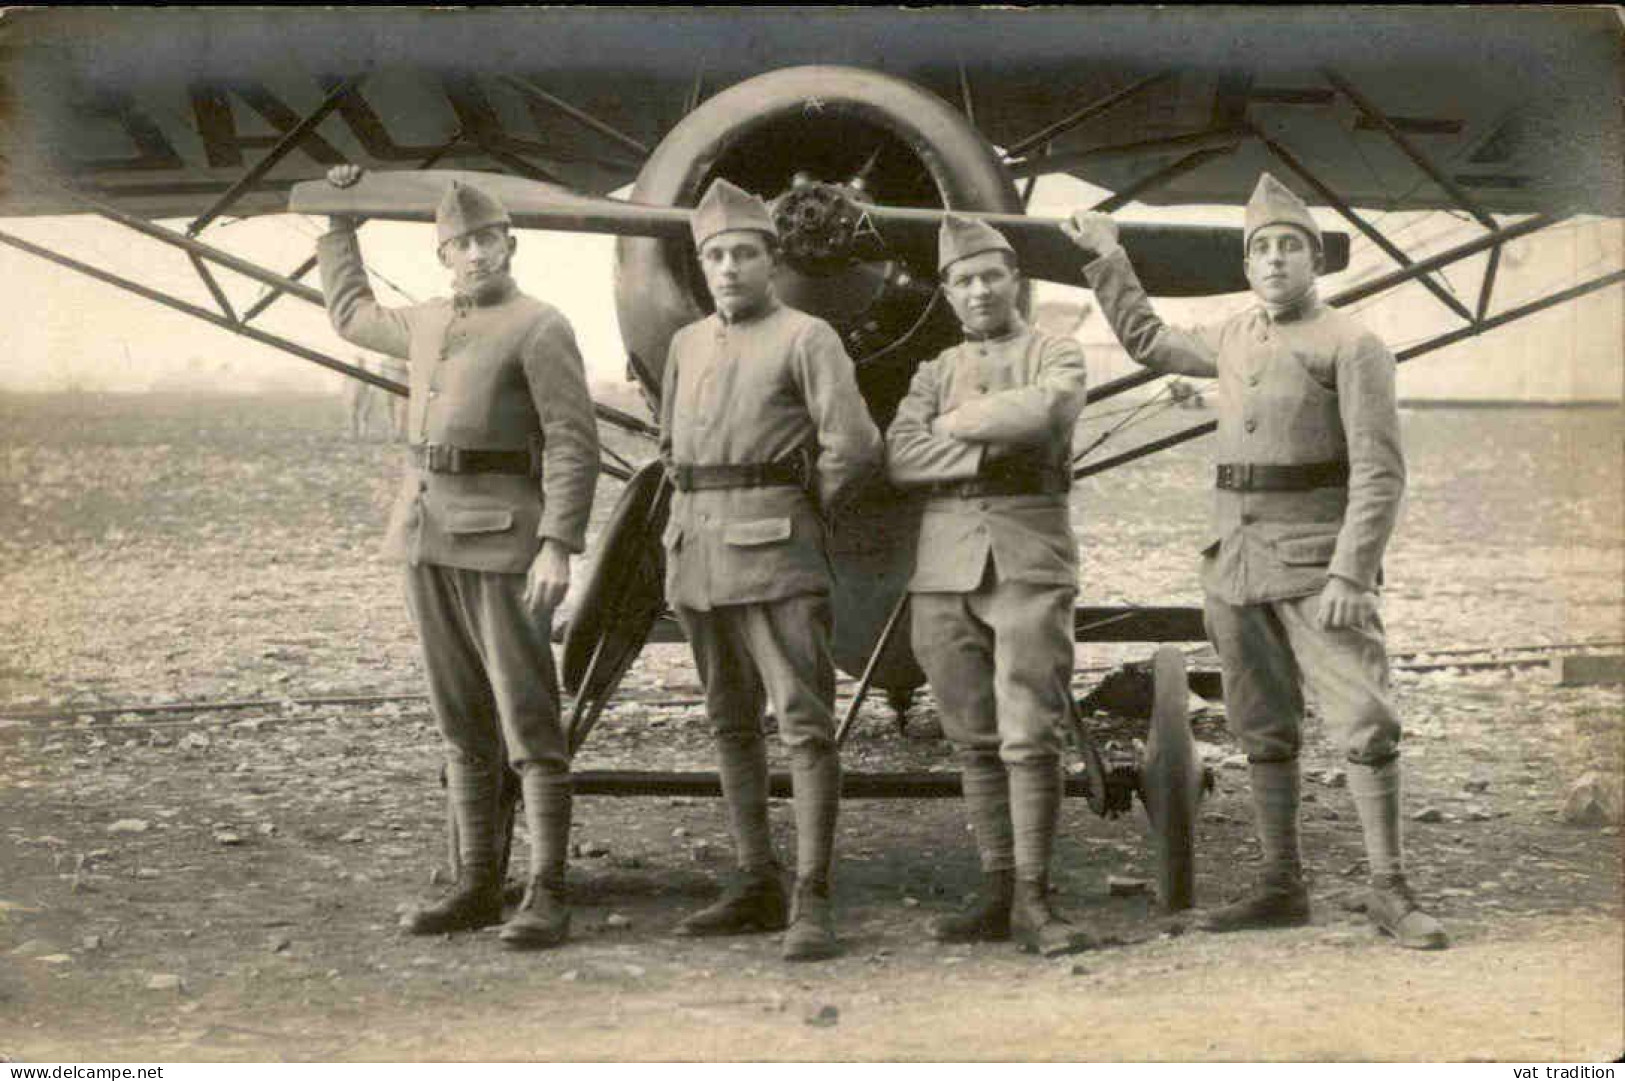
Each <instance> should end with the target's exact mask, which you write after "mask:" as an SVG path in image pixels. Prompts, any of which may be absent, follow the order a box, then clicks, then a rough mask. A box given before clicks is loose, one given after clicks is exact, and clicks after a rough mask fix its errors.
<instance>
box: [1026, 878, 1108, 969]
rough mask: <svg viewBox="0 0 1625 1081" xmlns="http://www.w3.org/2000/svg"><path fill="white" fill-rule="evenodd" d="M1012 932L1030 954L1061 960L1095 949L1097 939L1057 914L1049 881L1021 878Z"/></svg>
mask: <svg viewBox="0 0 1625 1081" xmlns="http://www.w3.org/2000/svg"><path fill="white" fill-rule="evenodd" d="M1010 930H1011V932H1012V933H1013V934H1014V935H1015V938H1016V941H1017V942H1018V943H1020V945H1021V948H1022V949H1023V950H1024V951H1026V952H1027V953H1038V954H1042V955H1043V956H1045V957H1060V956H1062V955H1064V954H1068V953H1077V952H1079V951H1080V950H1087V949H1090V948H1091V947H1093V946H1094V945H1095V944H1096V942H1095V937H1094V936H1093V935H1092V934H1090V933H1089V932H1088V931H1086V930H1084V929H1083V928H1081V927H1077V926H1074V925H1073V924H1071V923H1069V922H1067V921H1066V920H1064V919H1062V918H1061V917H1060V916H1058V915H1056V913H1055V910H1054V909H1052V908H1050V904H1049V882H1048V881H1047V880H1046V879H1042V878H1036V879H1025V878H1024V879H1019V880H1017V882H1016V891H1015V900H1014V903H1013V904H1012V906H1011V911H1010Z"/></svg>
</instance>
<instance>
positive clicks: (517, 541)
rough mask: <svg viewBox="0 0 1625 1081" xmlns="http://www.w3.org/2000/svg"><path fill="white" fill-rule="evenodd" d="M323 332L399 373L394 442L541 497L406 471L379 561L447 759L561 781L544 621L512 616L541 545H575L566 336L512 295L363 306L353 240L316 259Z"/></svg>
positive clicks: (585, 469)
mask: <svg viewBox="0 0 1625 1081" xmlns="http://www.w3.org/2000/svg"><path fill="white" fill-rule="evenodd" d="M317 257H318V262H319V265H320V267H321V274H322V286H323V292H324V294H325V296H326V299H327V307H328V313H329V315H330V317H331V319H332V322H333V326H334V329H335V330H337V331H338V333H339V335H340V336H341V337H343V338H344V339H345V340H346V341H349V342H353V343H354V344H356V345H359V346H362V347H363V348H367V349H372V350H375V351H377V352H380V353H386V354H388V355H391V356H395V357H400V358H402V359H405V360H407V361H408V362H409V363H410V365H411V396H410V405H409V409H408V425H407V426H408V431H409V439H410V441H411V443H413V444H414V445H421V444H426V443H427V444H438V445H443V446H451V447H456V448H458V449H461V450H490V451H510V452H519V453H527V452H529V453H531V454H533V455H534V454H535V452H536V451H537V450H538V449H539V451H540V465H541V470H540V473H541V477H540V481H539V482H538V480H537V479H536V478H535V477H532V476H523V475H519V474H516V473H448V472H436V471H431V470H430V469H428V468H426V466H425V465H424V464H423V463H421V462H420V461H419V460H418V458H417V456H416V454H413V455H411V456H409V458H408V461H407V466H406V470H405V475H404V477H403V479H402V484H401V489H400V493H399V496H398V498H397V500H396V503H395V507H394V510H393V512H392V514H391V517H390V523H389V528H388V534H387V539H386V553H387V554H388V555H390V556H391V557H393V558H396V559H401V560H403V561H404V562H405V563H406V565H407V567H406V591H407V601H408V606H409V608H410V610H411V612H412V616H413V621H414V623H415V625H416V627H417V631H418V637H419V642H420V645H421V647H422V650H423V657H424V663H425V666H426V669H427V672H428V677H429V694H430V700H431V704H432V705H433V707H434V712H435V716H436V719H437V721H438V722H439V724H440V728H441V732H442V734H443V735H444V736H445V738H446V740H447V743H448V745H449V746H450V748H451V749H452V751H453V753H454V754H457V755H460V756H462V757H463V758H465V759H468V760H475V761H481V762H492V761H500V760H501V759H502V757H503V755H504V751H505V752H506V756H507V758H508V759H509V760H510V761H511V762H512V763H513V764H514V765H515V766H518V765H520V764H522V763H523V762H526V761H537V762H546V763H548V764H550V765H555V766H556V765H562V764H564V763H566V762H567V759H568V753H567V750H566V748H565V744H564V737H563V733H562V732H561V730H560V725H559V716H558V713H559V708H558V686H557V680H556V678H555V676H554V669H553V655H552V651H551V648H550V646H549V643H548V622H549V619H548V617H547V616H546V615H544V616H542V617H541V618H539V619H538V618H536V617H534V616H533V615H532V614H531V613H530V612H529V611H528V610H527V608H526V606H525V605H524V603H523V595H524V590H525V579H526V573H527V572H528V570H529V569H530V565H531V563H532V561H533V560H534V559H535V558H536V555H537V553H538V551H539V550H540V548H541V544H542V541H543V540H544V539H552V540H556V541H558V542H559V543H561V544H562V545H563V546H564V547H565V548H566V549H567V550H569V551H570V552H580V551H581V550H582V548H583V546H584V544H585V540H586V530H587V519H588V516H589V514H590V512H591V509H592V500H593V494H594V489H595V487H596V483H597V475H598V435H597V428H596V425H595V424H594V421H593V412H592V400H591V398H590V396H589V395H588V393H587V385H586V376H585V372H584V369H583V365H582V361H581V355H580V352H579V351H578V350H577V348H576V343H575V336H574V333H573V332H572V331H571V329H570V325H569V323H568V321H566V320H565V318H564V316H563V315H561V314H560V313H559V312H558V311H557V310H556V309H554V308H552V307H551V306H549V305H547V304H544V303H542V302H541V301H538V300H535V299H533V298H531V297H528V296H525V295H524V294H522V293H520V292H519V291H518V290H517V289H515V288H512V287H511V283H510V288H509V289H508V290H507V291H505V292H504V293H502V294H501V295H499V296H497V297H495V298H494V299H492V300H489V301H484V302H480V303H473V302H470V301H469V300H468V299H467V298H464V297H458V298H457V299H455V300H446V299H436V300H431V301H428V302H426V303H423V304H417V305H413V306H411V307H405V308H385V307H383V306H381V305H379V304H378V303H377V301H376V300H375V299H374V297H373V294H372V289H371V287H370V285H369V284H368V282H367V275H366V270H365V268H364V267H363V265H362V262H361V254H360V249H359V247H358V245H357V242H356V238H355V234H354V233H352V232H348V231H339V232H334V233H329V234H327V235H325V236H323V237H321V238H320V240H319V241H318V244H317Z"/></svg>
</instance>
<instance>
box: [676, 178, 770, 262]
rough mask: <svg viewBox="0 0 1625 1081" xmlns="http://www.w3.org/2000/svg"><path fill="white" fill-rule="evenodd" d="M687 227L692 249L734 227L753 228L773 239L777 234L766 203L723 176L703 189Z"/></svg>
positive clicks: (703, 244) (702, 245)
mask: <svg viewBox="0 0 1625 1081" xmlns="http://www.w3.org/2000/svg"><path fill="white" fill-rule="evenodd" d="M689 229H690V230H691V231H692V232H693V234H694V247H695V248H701V247H704V246H705V242H706V241H707V240H710V239H711V238H712V237H714V236H716V235H717V234H718V233H727V232H731V231H733V230H735V229H754V230H756V231H757V232H759V233H766V234H767V235H768V236H770V237H772V238H774V239H775V240H777V239H778V236H779V231H778V230H777V229H776V228H774V226H773V215H772V214H770V213H768V209H767V204H766V203H764V202H762V200H761V198H760V197H759V196H755V195H752V194H751V193H750V192H748V191H745V190H743V189H742V188H739V187H736V186H735V185H733V184H730V183H729V182H728V181H727V180H725V179H724V178H722V177H718V178H717V179H716V180H713V181H712V182H711V186H710V187H709V188H707V189H705V197H704V198H703V199H701V200H700V205H699V206H697V207H695V208H694V216H693V217H692V218H691V219H689Z"/></svg>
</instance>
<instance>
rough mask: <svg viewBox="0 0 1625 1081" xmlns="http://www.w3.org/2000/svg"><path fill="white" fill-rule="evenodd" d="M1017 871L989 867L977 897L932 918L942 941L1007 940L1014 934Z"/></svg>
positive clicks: (935, 934)
mask: <svg viewBox="0 0 1625 1081" xmlns="http://www.w3.org/2000/svg"><path fill="white" fill-rule="evenodd" d="M1015 895H1016V873H1015V872H1014V871H985V872H983V877H982V890H981V893H980V894H979V895H978V896H977V898H976V900H974V901H973V902H971V903H970V904H969V905H967V906H966V907H965V908H964V909H962V910H960V911H959V912H955V913H954V914H953V915H951V916H939V917H938V918H937V919H935V920H932V921H931V937H932V938H934V939H936V940H937V941H938V942H1004V941H1005V940H1007V939H1008V938H1009V937H1010V907H1011V905H1012V904H1013V903H1014V901H1015Z"/></svg>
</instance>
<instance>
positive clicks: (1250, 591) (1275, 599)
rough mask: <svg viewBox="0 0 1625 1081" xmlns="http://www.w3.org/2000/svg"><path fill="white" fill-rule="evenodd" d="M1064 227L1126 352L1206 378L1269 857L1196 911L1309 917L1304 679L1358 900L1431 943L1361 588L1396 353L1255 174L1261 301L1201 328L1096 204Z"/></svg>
mask: <svg viewBox="0 0 1625 1081" xmlns="http://www.w3.org/2000/svg"><path fill="white" fill-rule="evenodd" d="M1061 228H1062V230H1063V232H1065V233H1066V234H1067V236H1069V237H1070V238H1071V239H1072V241H1073V242H1074V243H1075V244H1077V246H1078V247H1079V248H1081V249H1083V251H1084V252H1086V253H1087V254H1088V257H1089V259H1090V261H1089V262H1088V263H1087V264H1086V265H1085V267H1084V274H1085V276H1086V277H1087V278H1088V280H1089V285H1090V287H1091V288H1092V289H1093V290H1094V292H1095V297H1096V299H1097V301H1098V302H1099V304H1100V307H1101V311H1102V312H1104V313H1105V316H1106V318H1107V320H1108V321H1109V322H1110V323H1111V326H1112V330H1113V332H1114V333H1116V335H1117V338H1118V340H1119V341H1120V342H1122V344H1123V347H1124V348H1125V349H1127V350H1128V353H1129V355H1130V356H1131V357H1133V358H1134V360H1136V361H1137V362H1139V363H1140V364H1143V365H1145V366H1146V367H1149V368H1153V369H1155V370H1157V371H1163V372H1173V373H1179V374H1182V375H1194V376H1207V377H1216V378H1217V379H1218V413H1219V416H1218V439H1217V443H1218V454H1219V464H1218V468H1217V470H1216V473H1215V491H1214V500H1213V528H1212V532H1211V534H1210V536H1209V543H1208V544H1207V545H1206V547H1205V549H1204V551H1203V559H1202V583H1203V587H1204V592H1205V594H1206V599H1205V606H1206V615H1207V624H1208V633H1209V635H1210V636H1211V638H1212V639H1213V644H1214V646H1215V648H1216V649H1217V650H1218V652H1219V658H1220V661H1221V663H1222V664H1223V667H1224V690H1225V709H1226V714H1227V716H1228V719H1229V723H1230V725H1231V726H1232V729H1233V730H1234V731H1235V734H1236V737H1237V739H1238V741H1239V742H1240V743H1241V745H1242V747H1243V749H1244V750H1245V751H1246V753H1247V757H1248V759H1249V761H1250V763H1251V780H1252V792H1253V804H1254V815H1255V820H1256V824H1257V828H1258V832H1259V837H1260V840H1261V842H1262V845H1263V852H1264V868H1263V872H1262V874H1261V876H1260V879H1259V883H1258V886H1257V888H1256V889H1255V891H1254V892H1253V893H1252V894H1251V895H1250V896H1248V897H1246V898H1244V899H1243V900H1241V901H1239V902H1237V903H1235V904H1232V905H1229V906H1226V907H1224V908H1220V909H1217V910H1215V911H1213V912H1210V913H1208V914H1207V916H1206V918H1205V926H1206V927H1207V928H1208V929H1209V930H1214V931H1232V930H1239V929H1242V928H1247V927H1274V926H1284V925H1290V924H1296V923H1302V922H1305V921H1307V920H1308V918H1309V896H1308V891H1307V889H1306V888H1305V886H1304V880H1303V874H1302V860H1301V856H1300V854H1299V848H1298V825H1297V823H1298V802H1299V792H1298V789H1299V776H1298V748H1299V743H1300V740H1301V734H1302V726H1303V691H1304V689H1305V688H1306V687H1307V689H1308V690H1309V691H1310V692H1312V693H1313V694H1314V695H1315V697H1316V698H1317V699H1318V700H1319V703H1320V707H1321V712H1322V714H1323V716H1324V717H1325V719H1326V722H1327V726H1328V728H1329V729H1330V730H1331V731H1332V732H1334V733H1336V734H1337V738H1339V739H1340V740H1341V741H1342V743H1343V744H1344V747H1345V749H1346V752H1347V754H1348V758H1349V763H1350V765H1349V787H1350V790H1351V791H1352V793H1353V795H1354V800H1355V804H1356V806H1357V808H1358V810H1359V815H1360V823H1361V826H1362V827H1363V830H1364V833H1365V842H1366V853H1367V856H1368V857H1369V861H1370V870H1371V886H1372V889H1371V892H1370V894H1369V895H1368V898H1367V901H1366V908H1367V911H1368V912H1369V913H1370V915H1371V917H1372V920H1373V922H1374V923H1375V924H1376V925H1377V927H1378V928H1379V929H1380V930H1382V931H1383V932H1385V933H1387V934H1389V935H1392V936H1393V937H1395V938H1396V939H1397V940H1398V941H1399V942H1400V944H1401V945H1404V946H1410V947H1414V948H1419V949H1437V948H1441V947H1443V946H1444V945H1446V943H1447V939H1446V936H1445V932H1444V930H1443V928H1442V927H1441V926H1440V925H1439V923H1438V921H1437V920H1435V919H1434V918H1433V917H1431V916H1429V915H1427V914H1426V913H1424V912H1422V911H1421V910H1420V909H1419V908H1418V907H1417V904H1416V901H1415V898H1414V896H1413V895H1412V893H1411V890H1410V887H1409V886H1408V885H1407V883H1406V880H1405V877H1404V873H1403V867H1402V862H1401V845H1400V770H1399V740H1400V721H1399V717H1398V715H1397V714H1396V713H1395V712H1394V708H1393V704H1392V701H1391V696H1390V693H1389V678H1388V658H1387V652H1386V646H1385V642H1384V636H1383V635H1384V632H1383V625H1382V620H1381V616H1380V615H1379V613H1378V602H1377V593H1376V590H1377V588H1378V586H1379V585H1380V584H1381V577H1382V571H1381V563H1382V556H1383V552H1384V550H1385V549H1386V547H1387V544H1388V539H1389V536H1390V535H1391V534H1392V532H1393V529H1394V524H1395V521H1396V519H1397V517H1398V514H1399V505H1400V499H1401V497H1402V495H1403V493H1404V489H1405V464H1404V458H1403V456H1402V454H1401V451H1400V443H1399V413H1398V409H1397V406H1396V404H1395V392H1394V367H1395V365H1394V358H1393V354H1391V353H1390V352H1389V351H1388V349H1387V347H1386V346H1384V345H1383V343H1382V342H1381V341H1380V340H1378V339H1377V337H1376V336H1375V335H1373V334H1372V333H1370V332H1369V331H1367V330H1366V329H1364V328H1363V327H1361V326H1360V325H1359V324H1358V323H1356V322H1355V321H1353V320H1352V319H1350V318H1348V317H1347V316H1345V315H1343V314H1342V313H1340V312H1337V311H1335V310H1333V309H1332V308H1330V307H1328V306H1326V305H1325V304H1322V303H1321V301H1320V299H1319V296H1318V295H1317V293H1316V290H1315V278H1316V275H1317V274H1318V273H1319V271H1320V270H1321V268H1322V266H1323V245H1322V238H1321V232H1320V227H1319V226H1318V225H1317V224H1316V223H1315V220H1314V218H1313V217H1312V216H1311V215H1310V214H1309V210H1308V208H1307V207H1306V206H1305V205H1304V204H1303V202H1302V201H1301V200H1299V199H1298V197H1297V196H1296V195H1294V194H1293V193H1292V192H1291V191H1290V190H1289V189H1288V188H1286V187H1285V185H1283V184H1281V183H1280V182H1279V181H1277V180H1276V179H1275V178H1274V177H1272V176H1269V175H1268V174H1265V175H1263V176H1262V177H1260V179H1259V182H1258V187H1257V189H1256V190H1255V191H1254V193H1253V197H1252V199H1251V201H1250V202H1249V203H1248V205H1247V220H1246V228H1245V231H1244V235H1245V251H1244V255H1243V258H1244V260H1245V269H1246V274H1247V280H1248V282H1249V284H1250V285H1251V286H1252V290H1253V293H1254V295H1255V296H1256V298H1257V301H1258V303H1257V304H1256V305H1255V306H1253V307H1252V308H1250V309H1248V310H1247V311H1244V312H1242V313H1240V314H1237V315H1235V316H1232V317H1231V318H1229V319H1227V320H1225V321H1223V322H1222V323H1219V324H1216V325H1213V326H1209V327H1204V328H1202V329H1200V330H1180V329H1177V328H1174V327H1171V326H1169V325H1167V324H1165V323H1164V322H1163V321H1162V320H1161V319H1159V318H1158V317H1157V315H1156V313H1155V312H1154V311H1153V310H1152V308H1151V305H1150V303H1149V301H1148V300H1147V299H1146V295H1145V290H1144V289H1142V288H1141V286H1140V283H1139V279H1138V277H1137V276H1136V274H1135V272H1134V268H1133V267H1132V266H1131V265H1130V263H1129V259H1128V256H1127V254H1126V253H1125V252H1124V251H1123V249H1122V247H1121V246H1119V244H1118V243H1117V227H1116V224H1115V223H1114V222H1113V221H1112V220H1111V219H1110V218H1109V217H1107V216H1106V215H1104V214H1097V213H1078V214H1074V215H1073V217H1072V220H1071V221H1070V222H1068V223H1066V224H1063V225H1062V227H1061Z"/></svg>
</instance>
